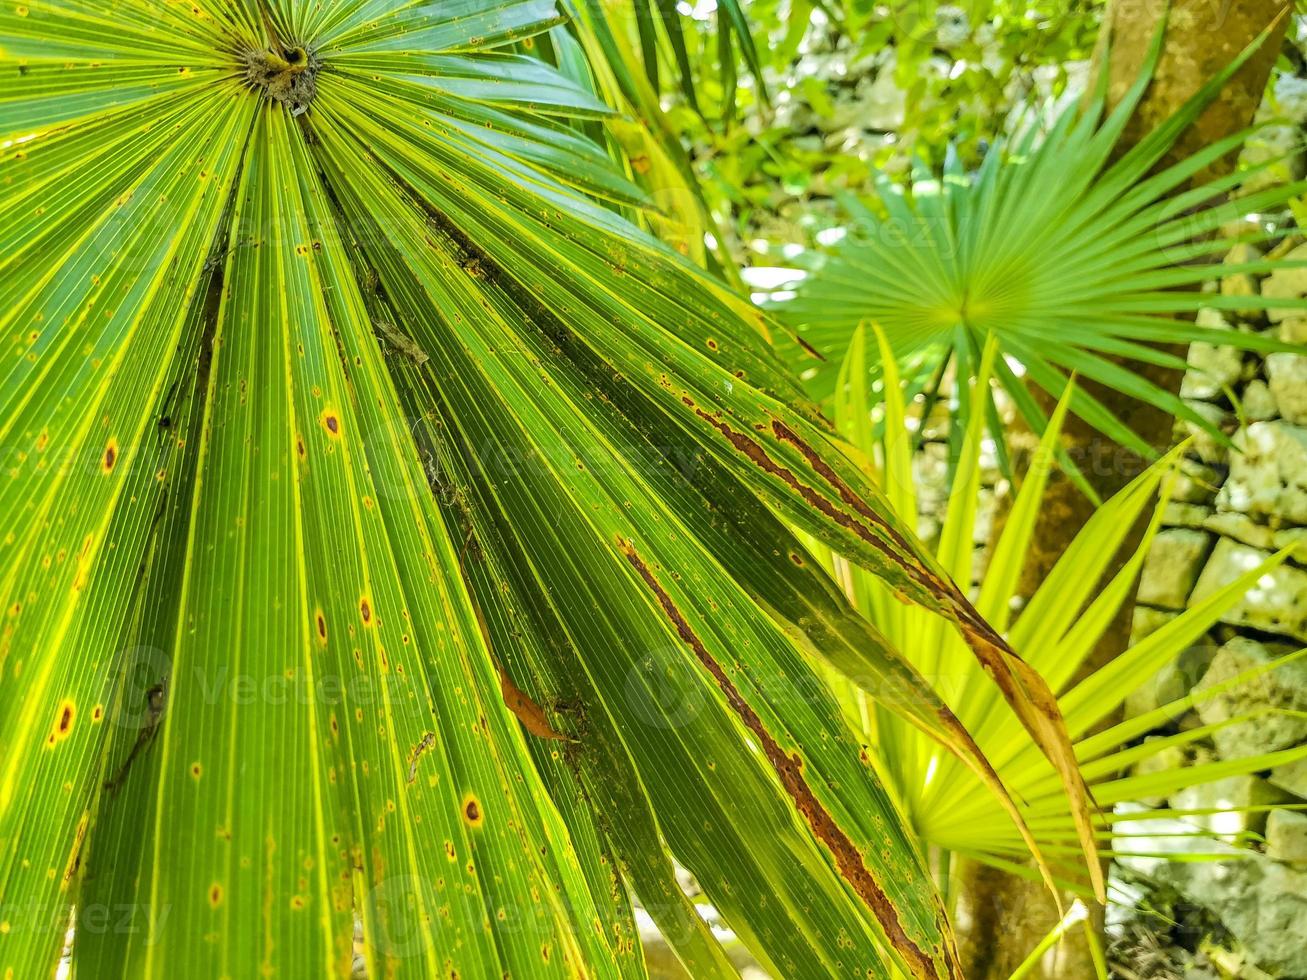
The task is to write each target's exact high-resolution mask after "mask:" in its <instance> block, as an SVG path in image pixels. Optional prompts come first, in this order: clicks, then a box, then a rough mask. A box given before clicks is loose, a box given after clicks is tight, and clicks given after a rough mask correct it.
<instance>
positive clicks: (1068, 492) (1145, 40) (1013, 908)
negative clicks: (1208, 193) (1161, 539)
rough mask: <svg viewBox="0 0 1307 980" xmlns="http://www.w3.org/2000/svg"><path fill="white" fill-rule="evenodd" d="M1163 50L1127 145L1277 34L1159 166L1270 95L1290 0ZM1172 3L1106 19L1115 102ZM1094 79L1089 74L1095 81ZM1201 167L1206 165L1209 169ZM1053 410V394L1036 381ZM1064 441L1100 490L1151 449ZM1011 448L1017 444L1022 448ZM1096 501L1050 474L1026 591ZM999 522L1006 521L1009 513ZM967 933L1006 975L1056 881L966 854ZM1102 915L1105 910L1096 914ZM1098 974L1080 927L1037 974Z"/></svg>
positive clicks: (1114, 405) (1152, 420)
mask: <svg viewBox="0 0 1307 980" xmlns="http://www.w3.org/2000/svg"><path fill="white" fill-rule="evenodd" d="M1170 6H1171V10H1170V15H1169V18H1168V21H1167V28H1166V36H1165V39H1164V42H1163V50H1162V55H1161V60H1160V62H1159V64H1158V66H1157V70H1156V72H1155V74H1154V77H1153V81H1152V84H1151V85H1150V86H1149V88H1148V90H1147V92H1145V94H1144V97H1143V99H1142V100H1141V102H1140V104H1139V106H1138V107H1137V109H1136V111H1135V114H1134V116H1133V118H1132V119H1131V121H1130V123H1129V125H1128V126H1127V128H1126V130H1125V132H1124V133H1123V134H1122V139H1121V142H1120V144H1118V152H1124V151H1125V150H1126V149H1128V148H1129V147H1130V146H1132V145H1134V143H1136V142H1137V141H1138V140H1140V139H1142V138H1143V137H1144V136H1145V135H1147V134H1148V133H1149V132H1151V131H1152V130H1153V129H1154V128H1155V127H1156V126H1157V125H1158V124H1159V123H1161V122H1162V121H1163V120H1165V119H1167V118H1168V117H1169V116H1171V115H1172V113H1174V111H1175V110H1176V109H1177V108H1179V106H1180V105H1181V104H1182V103H1183V102H1184V101H1186V100H1187V99H1188V98H1189V97H1190V96H1192V95H1193V94H1194V93H1195V92H1196V91H1197V90H1198V89H1199V88H1200V87H1201V86H1202V85H1203V83H1204V82H1205V81H1207V80H1208V79H1210V78H1212V77H1213V76H1214V75H1216V74H1217V73H1218V72H1219V71H1220V70H1221V69H1223V68H1224V67H1225V66H1226V65H1228V64H1229V63H1230V62H1231V61H1233V60H1234V58H1235V57H1236V56H1237V55H1238V54H1239V53H1240V52H1241V51H1242V50H1243V49H1244V48H1245V47H1246V46H1247V45H1248V44H1250V43H1251V42H1252V41H1253V40H1254V39H1255V38H1256V37H1257V36H1258V35H1259V34H1261V32H1262V31H1264V30H1266V29H1267V28H1268V27H1271V26H1272V25H1274V27H1273V36H1272V37H1270V38H1268V39H1267V41H1266V43H1265V44H1263V45H1262V47H1261V48H1260V49H1259V50H1258V51H1257V52H1256V53H1255V54H1254V55H1253V57H1252V58H1250V59H1249V61H1248V62H1247V63H1246V64H1245V65H1244V66H1243V67H1242V68H1241V69H1240V71H1239V72H1238V73H1237V74H1236V75H1235V76H1234V77H1233V78H1232V79H1231V80H1230V81H1229V82H1228V83H1227V85H1226V86H1225V88H1224V90H1223V91H1222V93H1221V95H1220V97H1219V98H1218V99H1217V100H1216V101H1214V102H1213V103H1212V105H1211V106H1209V107H1208V109H1207V110H1206V111H1205V112H1204V113H1203V114H1202V116H1200V117H1199V119H1198V120H1196V121H1195V123H1194V124H1193V125H1192V126H1191V127H1190V128H1189V129H1188V130H1187V131H1185V132H1184V133H1183V134H1182V135H1181V137H1180V139H1179V140H1177V142H1176V144H1175V146H1174V147H1173V148H1172V149H1171V151H1170V153H1169V154H1168V155H1167V158H1166V159H1165V160H1163V161H1162V164H1161V165H1162V166H1165V165H1167V164H1169V163H1174V162H1176V161H1178V160H1181V159H1184V158H1186V157H1188V156H1191V155H1192V154H1193V153H1194V152H1196V151H1197V150H1199V149H1201V148H1202V147H1204V146H1207V145H1209V144H1211V143H1213V142H1215V141H1216V140H1219V139H1221V138H1223V137H1225V136H1228V135H1230V134H1232V133H1235V132H1237V131H1238V130H1240V129H1242V128H1244V127H1245V126H1247V125H1248V124H1249V123H1250V122H1251V121H1252V119H1253V115H1254V114H1255V112H1256V111H1257V107H1258V105H1259V104H1260V102H1261V98H1262V93H1263V91H1264V90H1265V88H1266V83H1267V80H1268V79H1269V77H1270V73H1271V69H1272V67H1273V66H1274V64H1275V58H1276V55H1277V53H1278V52H1279V49H1280V43H1281V41H1282V39H1283V35H1284V30H1285V27H1286V25H1287V22H1288V19H1289V18H1288V16H1287V12H1288V8H1289V4H1288V3H1287V2H1286V0H1244V2H1231V0H1219V2H1218V0H1172V2H1171V5H1170ZM1164 12H1165V4H1164V2H1162V0H1113V2H1112V4H1111V6H1110V8H1109V10H1108V12H1107V14H1106V16H1105V18H1104V24H1103V28H1102V37H1103V38H1104V39H1107V40H1110V55H1109V56H1107V57H1105V53H1106V52H1108V50H1109V45H1105V44H1103V43H1100V45H1099V50H1098V52H1097V55H1096V58H1095V71H1094V74H1095V75H1098V74H1099V73H1100V72H1101V71H1103V70H1106V71H1107V72H1108V89H1107V91H1108V101H1109V106H1111V105H1115V104H1116V103H1117V102H1118V101H1119V100H1120V99H1121V97H1122V96H1123V95H1124V94H1125V92H1126V90H1127V89H1128V88H1129V87H1130V85H1131V84H1132V83H1133V82H1134V81H1135V79H1136V78H1138V76H1139V72H1140V70H1141V68H1142V66H1143V63H1144V60H1145V58H1146V57H1147V54H1148V51H1149V47H1150V45H1151V43H1152V41H1153V39H1154V37H1155V36H1156V32H1157V30H1158V27H1159V26H1160V24H1161V18H1162V16H1163V15H1164ZM1092 84H1093V82H1092V81H1091V85H1092ZM1236 161H1237V153H1235V154H1231V155H1230V156H1229V157H1227V158H1225V159H1223V160H1220V161H1218V162H1217V163H1216V164H1214V165H1213V166H1212V167H1211V168H1209V170H1208V171H1207V172H1206V176H1215V175H1217V174H1219V173H1228V172H1229V171H1230V170H1232V169H1233V167H1234V165H1235V163H1236ZM1202 177H1203V175H1200V176H1199V179H1202ZM1122 363H1123V364H1124V365H1125V366H1126V367H1128V368H1129V369H1130V370H1132V371H1135V372H1137V373H1139V374H1141V375H1143V376H1145V377H1147V378H1148V379H1149V380H1151V381H1152V382H1153V383H1154V384H1156V385H1158V386H1159V387H1161V388H1163V389H1165V390H1168V391H1171V392H1178V391H1179V389H1180V381H1181V378H1182V373H1181V372H1178V371H1173V370H1170V369H1166V368H1160V367H1157V366H1156V365H1151V364H1142V363H1139V362H1134V361H1129V362H1122ZM1082 384H1083V385H1084V387H1085V388H1086V389H1087V390H1088V391H1089V392H1090V393H1091V394H1093V395H1094V397H1095V398H1097V399H1098V400H1099V401H1100V402H1102V403H1103V404H1104V405H1105V406H1106V407H1107V408H1108V409H1109V410H1110V411H1112V412H1113V413H1114V414H1116V415H1117V417H1118V418H1120V419H1121V420H1122V421H1123V422H1124V423H1125V424H1126V425H1127V426H1128V427H1129V428H1130V429H1131V430H1133V431H1134V432H1135V433H1137V434H1138V435H1139V436H1140V437H1141V438H1142V439H1143V440H1144V441H1145V442H1146V443H1147V444H1148V445H1150V446H1152V447H1153V448H1154V449H1156V450H1158V451H1162V450H1164V449H1166V448H1167V447H1168V446H1169V445H1170V443H1171V432H1172V426H1173V424H1174V419H1173V417H1172V416H1171V415H1169V414H1168V413H1166V412H1165V411H1163V410H1161V409H1158V408H1155V407H1154V406H1151V405H1146V404H1143V403H1141V402H1138V401H1135V400H1134V399H1132V398H1130V397H1129V396H1127V395H1124V394H1122V393H1120V392H1117V391H1114V390H1112V389H1110V388H1105V387H1104V386H1102V385H1098V384H1095V383H1093V382H1089V381H1084V382H1082ZM1035 394H1036V395H1037V397H1038V398H1039V401H1040V403H1041V406H1042V407H1043V408H1044V410H1045V411H1046V412H1049V411H1051V410H1052V407H1053V406H1052V400H1051V399H1049V398H1048V397H1047V396H1046V395H1043V394H1042V393H1039V392H1036V393H1035ZM1013 438H1014V441H1016V442H1018V443H1021V442H1022V441H1026V442H1029V440H1030V438H1031V437H1030V434H1029V433H1028V432H1026V433H1013ZM1062 438H1063V444H1064V445H1065V446H1066V448H1067V450H1068V452H1069V453H1070V454H1071V457H1072V459H1073V460H1075V461H1076V463H1077V465H1078V466H1079V467H1080V468H1081V470H1082V472H1083V473H1084V475H1085V477H1086V478H1087V480H1088V482H1089V484H1090V485H1091V486H1092V487H1093V488H1094V490H1095V491H1096V492H1097V493H1098V495H1099V496H1100V498H1102V499H1107V498H1108V497H1110V496H1112V495H1113V494H1115V493H1116V492H1117V491H1119V490H1120V489H1122V488H1123V487H1124V486H1125V485H1126V484H1127V483H1129V482H1130V481H1131V480H1132V479H1134V478H1135V477H1136V476H1138V475H1139V473H1140V472H1142V471H1143V469H1144V468H1146V467H1147V466H1148V463H1149V461H1148V460H1147V459H1144V458H1141V457H1140V456H1139V455H1137V454H1135V453H1133V452H1131V451H1129V450H1127V449H1125V448H1124V447H1121V446H1118V445H1116V444H1115V443H1113V442H1111V441H1110V440H1108V439H1107V438H1106V437H1105V436H1103V435H1102V434H1101V433H1099V432H1098V431H1097V430H1096V429H1094V428H1093V427H1091V426H1090V425H1088V424H1087V423H1085V422H1084V421H1083V420H1081V419H1079V418H1076V417H1074V416H1068V418H1067V422H1066V425H1065V426H1064V427H1063V435H1062ZM1013 455H1014V458H1017V457H1019V454H1017V453H1014V454H1013ZM1093 511H1094V505H1093V503H1091V502H1090V501H1089V499H1088V498H1086V497H1085V496H1084V495H1083V494H1082V493H1081V492H1080V491H1079V490H1078V489H1077V488H1076V486H1075V485H1074V484H1073V483H1071V481H1070V480H1068V479H1066V478H1065V477H1064V476H1063V475H1062V474H1061V473H1059V472H1055V473H1054V474H1053V475H1052V476H1051V477H1050V479H1049V482H1048V486H1047V488H1046V490H1045V492H1044V497H1043V500H1042V501H1041V507H1040V513H1039V518H1038V522H1037V524H1036V528H1035V533H1034V536H1033V540H1032V543H1031V551H1030V554H1029V556H1028V558H1027V562H1026V565H1025V567H1024V568H1023V570H1022V575H1021V581H1020V585H1019V589H1020V594H1021V595H1022V596H1025V597H1029V596H1030V595H1031V594H1032V593H1033V592H1034V590H1035V589H1036V588H1037V587H1038V585H1039V583H1040V582H1042V581H1043V580H1044V579H1045V578H1046V577H1047V575H1048V572H1049V571H1050V569H1052V567H1053V565H1054V564H1055V563H1056V562H1057V560H1058V559H1059V558H1060V557H1061V556H1062V554H1063V552H1064V551H1065V550H1066V548H1067V547H1068V546H1069V545H1070V543H1071V541H1072V540H1073V539H1074V538H1075V535H1076V533H1077V532H1078V531H1079V530H1080V528H1081V527H1083V526H1084V524H1085V522H1086V521H1087V520H1088V519H1089V517H1090V516H1091V515H1092V514H1093ZM1145 513H1147V509H1146V511H1145ZM1000 523H1001V522H1000ZM1143 530H1144V523H1143V522H1141V523H1140V524H1139V525H1137V526H1136V527H1135V528H1134V529H1133V530H1132V532H1131V534H1130V535H1129V536H1128V539H1127V541H1126V542H1125V544H1124V546H1123V547H1122V549H1121V552H1120V553H1119V554H1118V555H1117V557H1116V560H1115V561H1114V562H1113V564H1112V567H1110V568H1109V569H1108V573H1107V575H1108V577H1111V576H1113V575H1115V574H1116V572H1117V571H1118V570H1119V569H1120V567H1121V565H1122V564H1123V563H1124V561H1125V560H1126V558H1127V557H1128V556H1129V555H1130V554H1132V553H1133V552H1134V550H1135V549H1136V548H1137V547H1138V545H1139V542H1140V540H1141V538H1142V535H1143ZM1133 612H1134V592H1133V590H1132V591H1131V594H1130V596H1129V598H1128V599H1127V601H1126V602H1125V603H1123V604H1122V608H1121V610H1120V612H1119V613H1118V615H1117V616H1116V618H1115V620H1114V621H1113V623H1112V624H1111V626H1110V627H1109V628H1108V630H1107V632H1106V633H1105V634H1104V636H1103V638H1102V640H1101V641H1100V642H1099V643H1098V645H1097V646H1096V647H1095V649H1094V650H1093V652H1092V653H1091V654H1090V656H1089V657H1088V658H1087V660H1086V663H1085V665H1084V666H1083V667H1082V668H1081V676H1083V675H1084V674H1087V673H1090V672H1092V671H1093V670H1096V669H1097V668H1098V667H1100V666H1102V665H1103V664H1105V663H1107V662H1108V661H1110V660H1111V659H1113V658H1114V657H1116V656H1117V655H1119V654H1120V653H1121V652H1122V651H1123V650H1124V649H1125V647H1126V645H1127V643H1128V642H1129V639H1130V623H1131V619H1132V617H1133ZM958 875H959V879H960V880H959V882H958V894H959V900H958V941H959V946H960V951H961V955H962V962H963V966H964V970H965V973H966V976H967V977H969V978H971V980H1000V978H1006V977H1007V976H1008V975H1009V974H1011V972H1012V971H1013V970H1014V969H1015V968H1016V967H1017V966H1018V965H1019V964H1020V963H1021V962H1022V961H1023V960H1024V959H1025V958H1026V956H1027V955H1029V953H1030V951H1031V950H1032V949H1033V948H1034V947H1035V946H1036V945H1037V944H1038V943H1039V941H1040V940H1041V939H1042V938H1043V937H1044V936H1046V935H1047V934H1048V932H1049V931H1050V930H1051V929H1052V928H1053V926H1054V924H1055V923H1056V921H1057V917H1056V911H1055V909H1054V906H1053V903H1052V901H1051V900H1050V898H1049V896H1048V893H1047V892H1046V891H1045V890H1044V888H1043V886H1042V885H1040V884H1038V883H1037V882H1031V881H1028V880H1027V879H1025V878H1021V877H1017V876H1015V875H1009V874H1006V873H1003V872H1000V871H997V870H995V869H992V868H989V867H986V866H982V865H978V864H976V863H974V862H964V863H963V865H962V866H961V867H960V868H959V869H958ZM1099 918H1100V921H1101V916H1100V917H1099ZM1094 975H1095V972H1094V968H1093V965H1092V962H1091V961H1090V960H1089V952H1088V945H1087V943H1086V942H1085V940H1084V938H1083V934H1082V933H1081V932H1080V931H1079V930H1072V931H1071V932H1070V933H1068V935H1067V937H1066V938H1065V939H1064V940H1063V941H1062V942H1061V943H1060V944H1059V945H1058V946H1057V947H1055V948H1054V949H1052V950H1050V951H1049V953H1048V955H1046V956H1045V957H1044V958H1043V961H1042V962H1041V964H1040V966H1039V967H1038V968H1037V969H1036V970H1035V972H1034V973H1032V974H1030V976H1032V977H1043V978H1049V980H1065V978H1072V977H1075V978H1080V977H1085V978H1088V977H1092V976H1094Z"/></svg>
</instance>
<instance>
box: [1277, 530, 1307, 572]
mask: <svg viewBox="0 0 1307 980" xmlns="http://www.w3.org/2000/svg"><path fill="white" fill-rule="evenodd" d="M1274 542H1275V544H1274V547H1275V550H1276V551H1279V550H1280V549H1282V548H1288V547H1290V546H1292V548H1293V551H1291V552H1289V560H1290V561H1296V562H1297V563H1298V564H1299V565H1307V527H1286V528H1284V529H1283V530H1281V531H1276V532H1275V537H1274Z"/></svg>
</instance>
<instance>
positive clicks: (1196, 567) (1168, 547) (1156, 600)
mask: <svg viewBox="0 0 1307 980" xmlns="http://www.w3.org/2000/svg"><path fill="white" fill-rule="evenodd" d="M1212 542H1213V538H1212V536H1211V535H1210V534H1208V533H1206V532H1205V531H1195V530H1193V529H1192V528H1187V527H1168V528H1164V529H1163V530H1161V531H1159V532H1158V533H1157V536H1156V537H1154V538H1153V543H1152V544H1151V545H1150V546H1149V549H1148V558H1147V559H1146V560H1145V562H1144V571H1143V575H1141V576H1140V580H1139V597H1138V600H1139V601H1140V602H1143V603H1147V604H1148V605H1150V606H1161V607H1162V608H1163V609H1183V608H1184V604H1185V600H1186V599H1188V598H1189V593H1190V591H1192V589H1193V587H1194V583H1195V582H1197V581H1198V575H1199V573H1200V572H1201V571H1202V569H1203V562H1204V561H1206V560H1207V555H1208V554H1209V552H1210V551H1211V549H1212Z"/></svg>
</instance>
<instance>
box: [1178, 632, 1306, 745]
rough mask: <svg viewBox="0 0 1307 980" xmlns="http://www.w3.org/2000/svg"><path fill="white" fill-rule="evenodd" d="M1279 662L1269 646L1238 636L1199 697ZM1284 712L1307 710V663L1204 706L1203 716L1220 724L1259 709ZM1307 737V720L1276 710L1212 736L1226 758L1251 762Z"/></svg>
mask: <svg viewBox="0 0 1307 980" xmlns="http://www.w3.org/2000/svg"><path fill="white" fill-rule="evenodd" d="M1276 659H1277V658H1276V657H1275V655H1274V654H1273V653H1272V651H1270V650H1268V649H1267V648H1266V646H1265V645H1263V644H1261V643H1258V642H1257V641H1256V640H1253V639H1250V638H1248V637H1245V636H1237V637H1235V638H1234V639H1233V640H1231V641H1230V642H1229V643H1227V644H1225V646H1223V647H1221V649H1220V650H1218V651H1217V653H1216V656H1215V657H1214V658H1213V659H1212V665H1211V667H1209V668H1208V669H1207V673H1206V674H1204V675H1203V679H1202V680H1201V681H1200V682H1199V683H1198V686H1197V688H1195V693H1201V692H1203V691H1207V690H1209V689H1210V688H1213V687H1215V686H1216V685H1218V684H1220V683H1222V682H1223V681H1228V680H1230V679H1231V678H1232V677H1235V676H1236V675H1238V674H1242V673H1243V672H1244V671H1247V670H1251V669H1252V668H1254V667H1261V666H1264V665H1266V664H1269V663H1273V662H1274V661H1275V660H1276ZM1266 708H1279V709H1284V710H1285V711H1297V712H1307V663H1303V662H1301V661H1294V662H1292V663H1288V664H1285V665H1284V666H1282V667H1279V668H1277V669H1276V670H1271V671H1267V672H1266V673H1264V674H1260V675H1258V676H1257V677H1255V678H1253V679H1251V680H1248V681H1244V682H1243V683H1240V684H1238V685H1235V686H1234V687H1231V688H1229V689H1227V690H1224V691H1221V692H1220V693H1219V694H1215V695H1213V696H1211V697H1209V698H1206V699H1205V700H1202V701H1199V702H1198V706H1197V709H1198V716H1199V717H1200V718H1202V720H1203V723H1204V724H1206V725H1215V724H1219V723H1221V722H1225V721H1228V720H1230V719H1231V718H1236V717H1238V716H1240V715H1243V714H1247V713H1249V712H1253V711H1259V710H1260V711H1264V710H1265V709H1266ZM1303 739H1307V717H1295V716H1293V715H1291V714H1280V713H1275V712H1269V713H1263V714H1259V715H1258V716H1257V717H1255V718H1251V719H1249V720H1246V721H1241V722H1237V723H1235V724H1233V725H1227V726H1226V727H1224V728H1221V729H1219V730H1218V731H1217V732H1216V733H1215V734H1213V735H1212V741H1213V742H1214V743H1215V744H1216V749H1217V751H1218V752H1219V753H1220V754H1221V758H1223V759H1246V758H1248V757H1249V756H1253V755H1259V754H1261V753H1263V752H1274V751H1276V750H1278V749H1285V748H1289V747H1290V746H1292V745H1296V744H1298V743H1299V742H1301V741H1303Z"/></svg>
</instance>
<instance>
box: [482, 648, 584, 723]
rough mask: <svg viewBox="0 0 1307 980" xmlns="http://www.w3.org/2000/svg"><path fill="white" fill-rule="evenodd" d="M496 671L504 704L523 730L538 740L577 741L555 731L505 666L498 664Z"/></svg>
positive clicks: (542, 710)
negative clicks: (510, 675)
mask: <svg viewBox="0 0 1307 980" xmlns="http://www.w3.org/2000/svg"><path fill="white" fill-rule="evenodd" d="M495 669H496V670H498V671H499V690H500V692H501V693H502V694H503V696H504V704H505V705H507V706H508V710H509V711H511V712H513V714H514V715H515V716H516V717H517V720H518V721H520V722H521V723H522V727H523V728H525V729H526V730H527V731H528V732H530V733H531V734H532V735H534V736H535V737H536V738H547V739H550V740H551V741H554V742H571V741H575V740H574V739H571V738H568V737H567V736H566V735H563V734H562V733H561V732H557V731H555V730H554V727H553V726H552V725H550V724H549V719H548V718H546V717H545V712H544V709H543V708H541V707H540V705H538V704H536V703H535V702H534V701H532V700H531V697H530V696H529V695H528V694H527V693H526V692H525V691H523V690H522V689H521V688H519V687H518V686H517V685H516V684H514V683H513V678H511V677H509V676H508V671H506V670H505V669H504V668H503V666H501V665H500V664H498V663H496V664H495Z"/></svg>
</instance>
